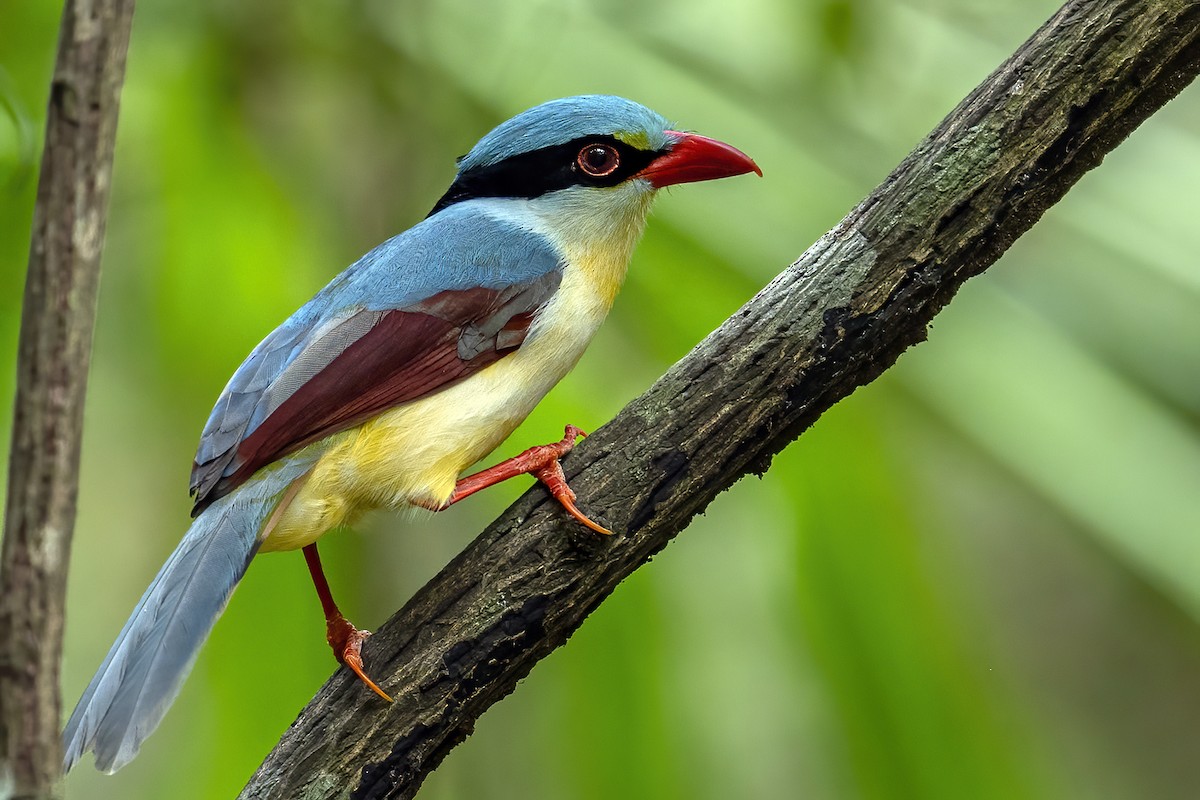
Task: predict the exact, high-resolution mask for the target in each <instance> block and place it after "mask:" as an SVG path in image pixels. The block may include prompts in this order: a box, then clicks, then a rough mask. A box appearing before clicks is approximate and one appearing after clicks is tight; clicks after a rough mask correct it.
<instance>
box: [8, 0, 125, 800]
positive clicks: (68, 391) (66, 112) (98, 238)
mask: <svg viewBox="0 0 1200 800" xmlns="http://www.w3.org/2000/svg"><path fill="white" fill-rule="evenodd" d="M132 18H133V0H93V2H88V0H78V1H76V0H68V2H67V4H66V7H65V9H64V10H63V18H62V26H61V30H60V34H59V43H58V60H57V62H56V63H55V67H54V78H53V81H52V83H51V86H50V104H49V109H48V113H47V121H46V144H45V151H44V154H43V157H42V171H41V178H40V180H39V182H38V195H37V206H36V209H35V211H34V223H33V241H32V244H31V247H30V254H29V272H28V276H27V278H26V282H25V298H24V305H23V311H22V315H21V334H20V345H19V352H18V356H17V397H16V408H15V412H14V417H13V438H12V442H13V443H12V451H11V453H10V455H9V472H8V507H7V509H6V511H5V518H4V544H3V551H2V552H0V586H3V591H2V592H0V787H2V788H0V793H3V794H4V796H5V797H20V798H25V797H29V798H33V797H52V796H54V794H55V791H56V790H55V787H56V785H57V784H58V782H59V778H60V776H61V774H62V752H61V745H60V743H59V725H60V723H61V719H62V709H61V700H60V697H59V663H60V661H61V656H62V633H63V607H64V599H65V595H66V582H67V563H68V557H69V555H70V550H71V534H72V530H73V528H74V526H75V498H76V493H77V489H78V483H79V481H78V476H79V445H80V438H81V432H82V427H83V400H84V395H85V393H86V389H87V371H88V359H89V357H90V355H91V349H92V329H93V322H94V320H95V316H96V293H97V288H98V286H99V275H100V253H101V250H102V247H103V243H104V228H105V221H106V218H107V209H108V190H109V184H110V180H109V178H110V175H111V172H112V152H113V140H114V139H115V136H116V131H117V110H118V105H119V100H120V92H121V83H122V81H123V79H124V76H125V53H126V50H127V48H128V44H129V26H130V22H131V20H132Z"/></svg>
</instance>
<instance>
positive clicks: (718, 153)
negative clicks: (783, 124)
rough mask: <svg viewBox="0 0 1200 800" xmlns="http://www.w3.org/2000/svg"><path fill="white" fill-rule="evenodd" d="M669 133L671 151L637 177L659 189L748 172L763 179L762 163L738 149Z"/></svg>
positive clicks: (695, 137) (696, 137) (691, 134)
mask: <svg viewBox="0 0 1200 800" xmlns="http://www.w3.org/2000/svg"><path fill="white" fill-rule="evenodd" d="M666 134H667V136H668V137H670V139H671V145H670V147H671V149H670V150H668V151H667V152H666V153H664V154H663V155H661V156H659V157H658V158H656V159H654V160H653V161H651V162H650V164H649V165H648V166H647V167H646V168H645V169H643V170H642V171H641V172H639V173H638V174H637V175H635V176H634V177H636V178H645V179H646V180H648V181H650V183H651V184H652V185H653V186H654V188H655V189H661V188H662V187H664V186H672V185H674V184H676V183H691V182H693V181H711V180H713V179H714V178H728V177H730V176H732V175H744V174H745V173H747V172H756V173H758V176H759V177H762V170H761V169H759V168H758V164H755V163H754V160H753V159H751V158H750V156H748V155H746V154H745V153H743V152H742V151H741V150H738V149H737V148H736V147H731V146H730V145H727V144H725V143H724V142H718V141H717V140H716V139H709V138H708V137H707V136H700V135H698V134H695V133H680V132H679V131H666Z"/></svg>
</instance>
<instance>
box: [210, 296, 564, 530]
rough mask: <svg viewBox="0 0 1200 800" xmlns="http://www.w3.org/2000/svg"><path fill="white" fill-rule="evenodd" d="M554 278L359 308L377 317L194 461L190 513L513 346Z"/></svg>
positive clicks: (457, 378) (500, 355)
mask: <svg viewBox="0 0 1200 800" xmlns="http://www.w3.org/2000/svg"><path fill="white" fill-rule="evenodd" d="M557 284H558V280H557V276H554V279H553V280H552V281H551V280H542V281H538V282H535V283H534V284H525V285H520V286H510V287H507V288H505V289H502V290H495V289H485V288H482V287H480V288H475V289H468V290H463V291H445V292H440V293H438V294H436V295H433V296H432V297H430V298H428V299H426V300H424V301H422V302H420V303H417V304H415V305H413V306H409V307H408V308H404V309H396V310H391V311H385V312H382V313H380V312H366V311H364V312H362V313H364V314H375V315H377V316H378V320H377V321H376V322H375V323H374V324H373V325H371V326H370V327H369V328H368V329H367V330H366V331H365V332H364V333H363V335H362V336H360V337H358V338H357V339H355V340H354V341H353V342H351V343H350V344H349V345H348V346H346V347H345V349H344V350H342V351H341V352H340V353H339V354H337V355H336V356H335V357H333V358H332V360H330V361H328V363H327V364H326V365H325V366H324V367H323V368H321V369H320V370H319V371H318V372H316V373H315V374H313V375H312V376H311V377H308V378H307V380H304V381H303V382H302V383H300V384H299V386H298V387H297V388H296V389H295V390H294V391H292V392H291V394H289V395H287V397H286V399H284V400H283V401H282V402H279V403H278V405H277V406H276V407H275V408H274V409H273V410H272V411H271V412H270V414H269V415H268V416H267V417H266V418H265V419H263V421H262V423H261V424H259V425H258V426H257V427H256V428H254V430H253V431H251V432H249V433H248V435H246V436H245V437H244V438H242V439H241V441H240V442H238V443H237V444H236V445H235V446H233V447H231V448H230V449H229V450H227V451H226V452H224V453H222V454H221V455H219V456H218V457H216V458H214V459H212V460H210V461H208V462H206V463H204V464H196V465H194V467H193V480H192V482H193V485H194V486H197V487H199V488H198V489H197V491H196V498H195V500H196V505H195V508H194V509H193V515H195V514H198V513H199V512H200V511H202V510H203V509H204V508H205V507H206V506H207V505H208V504H209V503H212V502H213V501H215V500H217V499H219V498H220V497H222V496H224V495H226V494H228V493H229V492H231V491H233V490H234V489H235V488H236V487H237V486H239V485H240V484H241V483H242V482H244V481H245V480H246V479H247V478H249V477H250V476H251V475H253V474H254V473H255V472H256V471H257V470H259V469H261V468H262V467H264V466H266V465H267V464H270V463H271V462H272V461H275V460H276V459H278V458H281V457H282V456H285V455H287V454H288V453H292V452H294V451H296V450H299V449H300V448H301V447H304V446H305V445H307V444H311V443H312V442H315V441H317V440H318V439H321V438H323V437H325V436H328V435H330V434H332V433H336V432H338V431H342V430H346V429H347V428H351V427H353V426H354V425H357V424H359V423H361V422H363V421H364V420H367V419H369V418H370V417H373V416H375V415H377V414H379V413H380V412H382V411H385V410H387V409H389V408H392V407H394V406H397V405H400V404H401V403H406V402H409V401H411V400H416V399H417V398H420V397H423V396H425V395H428V394H430V393H431V392H434V391H437V390H439V389H442V388H445V387H447V386H449V385H451V384H454V383H456V382H458V381H460V380H462V379H463V378H466V377H467V376H469V375H471V374H472V373H475V372H478V371H479V370H481V369H483V368H484V367H486V366H488V365H489V364H493V363H495V362H496V361H498V360H499V359H501V358H503V357H504V356H505V355H507V354H509V353H511V352H513V351H514V350H516V349H517V348H518V347H520V346H521V344H522V343H523V342H524V340H525V336H526V334H527V333H528V331H529V326H530V324H531V323H532V321H533V318H534V316H535V314H536V312H537V310H538V308H539V307H540V306H541V305H542V304H543V303H544V302H545V301H546V300H547V299H548V298H549V296H550V295H551V294H553V292H554V290H555V289H557ZM269 393H270V389H268V391H267V392H264V396H266V395H268V394H269ZM260 402H266V400H261V401H260Z"/></svg>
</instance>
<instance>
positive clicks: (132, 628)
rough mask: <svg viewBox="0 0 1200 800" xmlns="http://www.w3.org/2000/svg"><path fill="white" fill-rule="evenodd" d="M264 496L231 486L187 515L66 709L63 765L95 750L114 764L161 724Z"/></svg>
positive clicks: (228, 591)
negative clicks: (192, 516)
mask: <svg viewBox="0 0 1200 800" xmlns="http://www.w3.org/2000/svg"><path fill="white" fill-rule="evenodd" d="M263 500H264V498H260V497H247V496H245V495H243V494H242V493H240V492H234V493H233V494H231V495H228V496H227V497H224V498H222V499H221V500H220V501H218V502H217V503H214V504H213V505H212V506H210V507H209V508H208V509H206V510H205V512H204V513H203V514H201V515H200V516H199V517H197V518H196V520H195V521H194V522H193V523H192V526H191V528H189V529H188V532H187V533H186V534H185V535H184V537H183V540H182V541H181V542H180V543H179V546H178V547H177V548H176V549H175V552H174V553H172V554H171V557H170V558H168V559H167V563H166V564H164V565H163V567H162V569H161V570H159V573H158V576H157V577H155V579H154V582H153V583H151V584H150V588H149V589H147V590H146V593H145V594H144V595H142V599H141V601H140V602H139V603H138V605H137V607H136V608H135V609H134V611H133V614H132V615H131V616H130V617H129V621H128V622H126V623H125V627H124V628H122V629H121V633H120V635H119V636H118V637H117V641H116V642H115V643H114V644H113V646H112V649H111V650H109V652H108V656H107V657H106V658H105V659H104V663H103V664H101V665H100V668H99V669H98V670H97V671H96V674H95V676H94V677H93V678H92V681H91V683H90V684H88V687H87V689H86V690H85V691H84V693H83V697H82V698H80V700H79V704H78V705H77V706H76V707H75V711H74V713H72V714H71V718H70V720H69V721H68V722H67V726H66V729H65V730H64V731H63V746H64V758H63V766H64V771H67V770H70V769H71V767H72V766H73V765H74V764H75V762H76V761H78V760H79V759H80V758H81V757H82V756H83V754H84V753H86V752H87V751H88V750H92V751H93V752H94V753H95V754H96V768H97V769H99V770H103V771H104V772H115V771H117V770H118V769H120V768H121V767H123V766H125V765H126V764H128V763H129V762H130V761H131V760H133V757H134V756H136V755H137V752H138V749H139V748H140V747H141V745H142V742H143V741H144V740H145V739H146V737H147V736H149V735H150V734H151V733H152V732H153V731H154V729H155V728H157V727H158V724H159V723H160V722H161V721H162V718H163V716H164V715H165V714H166V712H167V708H168V707H169V706H170V705H171V702H172V701H173V700H174V699H175V697H176V695H178V694H179V690H180V688H181V687H182V686H183V680H184V678H186V677H187V674H188V672H190V671H191V668H192V665H193V664H194V663H195V661H196V656H197V654H198V653H199V651H200V647H201V645H203V644H204V640H205V639H207V638H208V634H209V632H210V631H211V630H212V628H213V625H214V624H215V623H216V620H217V617H219V616H220V615H221V612H222V611H224V609H225V605H226V604H227V603H228V602H229V598H230V596H231V595H232V594H233V590H234V588H235V587H236V586H237V584H238V581H240V580H241V579H242V576H243V575H244V574H245V573H246V568H247V567H248V566H249V564H250V559H252V558H253V557H254V554H255V553H256V552H257V551H258V547H259V543H260V541H259V537H258V534H259V530H260V528H261V527H262V523H263V520H264V519H265V518H266V516H267V513H269V512H270V510H271V505H272V504H270V503H267V502H263Z"/></svg>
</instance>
